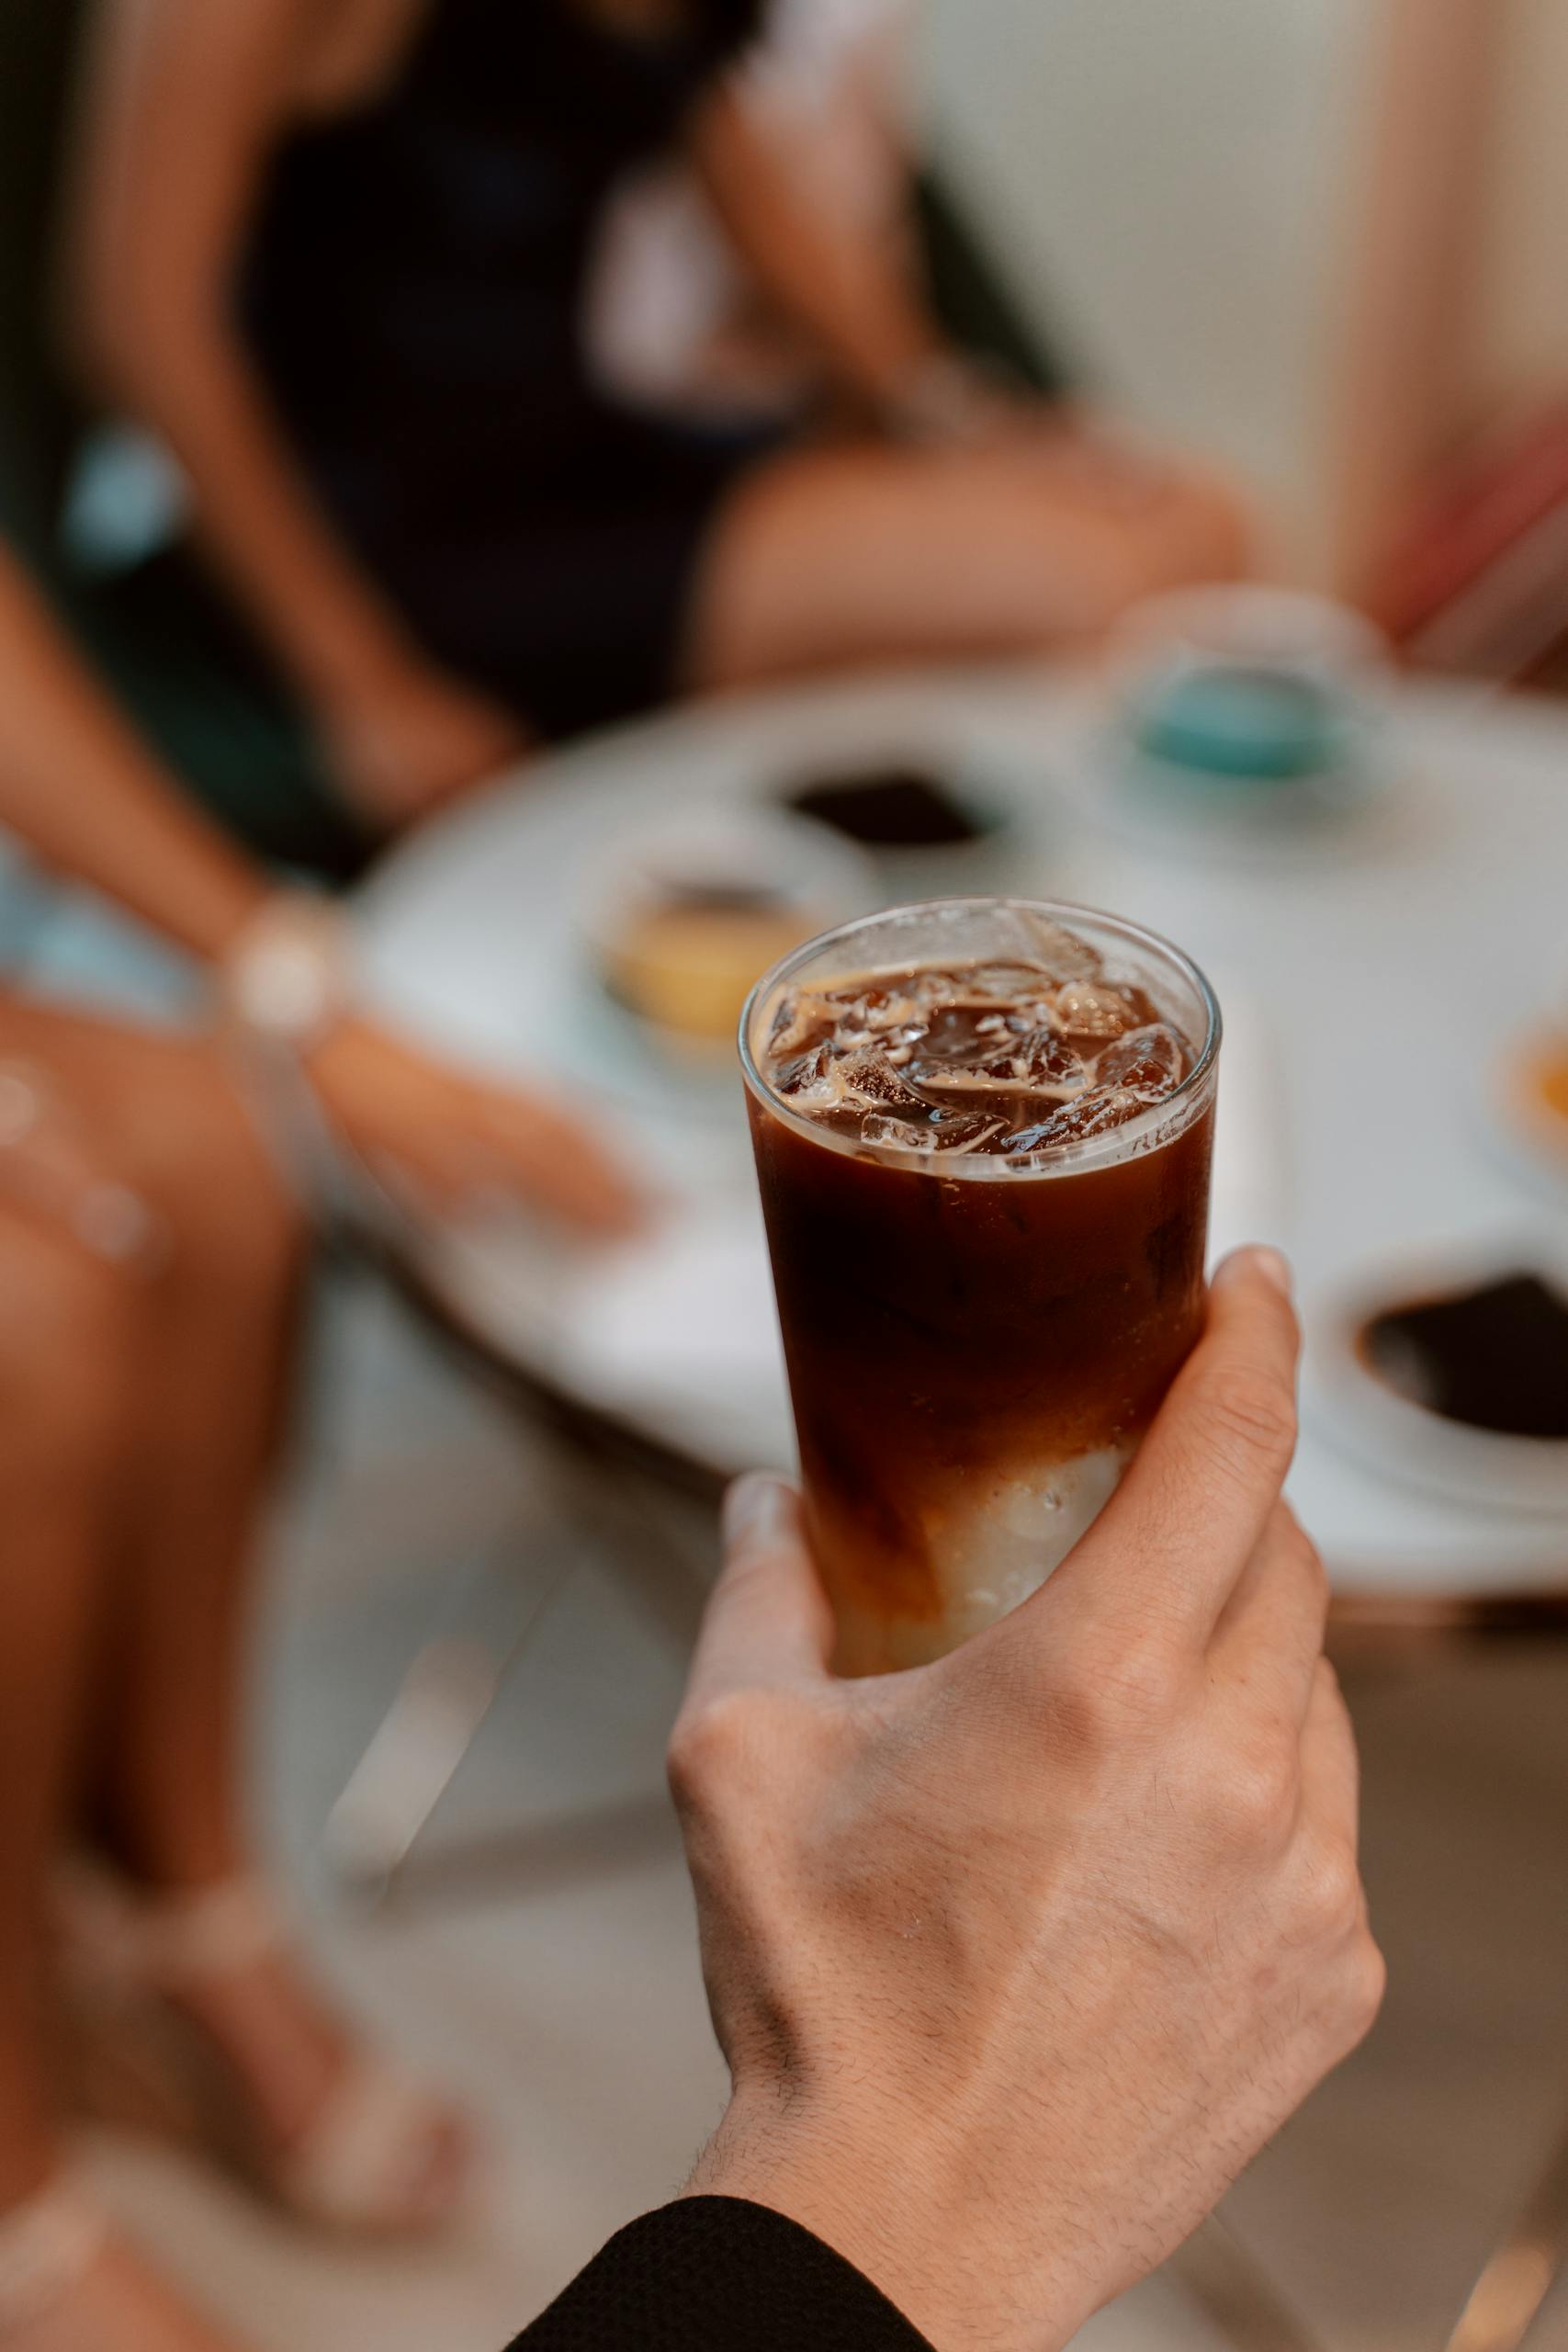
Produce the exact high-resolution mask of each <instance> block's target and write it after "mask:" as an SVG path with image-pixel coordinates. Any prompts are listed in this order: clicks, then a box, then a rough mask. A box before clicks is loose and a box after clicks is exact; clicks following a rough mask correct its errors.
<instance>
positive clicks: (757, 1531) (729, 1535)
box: [724, 1470, 800, 1555]
mask: <svg viewBox="0 0 1568 2352" xmlns="http://www.w3.org/2000/svg"><path fill="white" fill-rule="evenodd" d="M799 1520H800V1498H799V1496H798V1495H797V1493H796V1491H795V1487H793V1486H791V1484H790V1483H789V1481H788V1479H787V1478H784V1477H781V1476H779V1474H778V1473H777V1472H776V1471H771V1470H752V1471H749V1472H748V1473H747V1475H746V1476H745V1477H743V1478H738V1479H737V1480H736V1481H735V1484H734V1485H733V1486H732V1487H730V1489H729V1492H728V1494H727V1495H726V1497H725V1498H724V1544H725V1549H726V1551H727V1552H728V1553H730V1554H732V1555H733V1554H735V1553H742V1554H744V1553H750V1552H760V1551H765V1550H766V1549H767V1548H768V1546H769V1545H771V1544H777V1543H781V1542H783V1541H784V1540H785V1539H786V1538H788V1537H790V1536H792V1535H795V1534H797V1533H798V1532H799Z"/></svg>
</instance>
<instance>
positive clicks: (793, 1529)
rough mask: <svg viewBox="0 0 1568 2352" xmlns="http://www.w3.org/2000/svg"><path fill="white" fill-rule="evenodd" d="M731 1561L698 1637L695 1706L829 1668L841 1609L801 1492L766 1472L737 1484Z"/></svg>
mask: <svg viewBox="0 0 1568 2352" xmlns="http://www.w3.org/2000/svg"><path fill="white" fill-rule="evenodd" d="M724 1536H725V1551H726V1557H725V1565H724V1570H723V1573H722V1575H721V1576H720V1577H719V1580H718V1582H717V1584H716V1586H715V1587H714V1589H713V1595H712V1598H711V1599H710V1600H709V1602H708V1605H707V1610H706V1612H705V1616H704V1618H703V1626H702V1632H701V1633H700V1634H699V1635H698V1637H697V1647H696V1655H695V1657H694V1659H693V1661H692V1672H691V1679H690V1681H689V1683H688V1685H687V1691H686V1699H687V1704H688V1705H691V1704H693V1703H695V1704H698V1705H702V1704H704V1703H705V1702H708V1701H711V1700H713V1699H716V1698H718V1697H720V1696H721V1695H723V1694H724V1693H725V1692H727V1691H737V1690H754V1689H756V1688H757V1687H758V1686H759V1685H766V1684H769V1683H780V1682H794V1681H798V1680H800V1679H802V1678H803V1677H804V1678H806V1679H818V1678H820V1677H821V1676H823V1675H825V1674H826V1673H827V1672H828V1670H829V1659H830V1658H831V1656H832V1650H833V1612H832V1610H831V1609H830V1607H829V1602H828V1596H827V1594H826V1592H824V1590H823V1589H822V1581H821V1578H820V1577H818V1573H817V1567H816V1564H815V1562H814V1561H813V1559H812V1557H811V1554H810V1551H809V1549H808V1548H807V1541H806V1530H805V1525H804V1521H803V1518H802V1513H801V1506H800V1496H799V1494H798V1492H797V1491H796V1489H795V1487H793V1486H791V1485H790V1484H789V1482H788V1481H787V1480H786V1479H784V1478H780V1477H774V1476H767V1475H762V1474H759V1475H757V1476H751V1477H749V1478H742V1479H741V1480H740V1481H739V1485H737V1486H734V1487H731V1488H730V1490H729V1494H728V1498H727V1500H726V1502H725V1507H724Z"/></svg>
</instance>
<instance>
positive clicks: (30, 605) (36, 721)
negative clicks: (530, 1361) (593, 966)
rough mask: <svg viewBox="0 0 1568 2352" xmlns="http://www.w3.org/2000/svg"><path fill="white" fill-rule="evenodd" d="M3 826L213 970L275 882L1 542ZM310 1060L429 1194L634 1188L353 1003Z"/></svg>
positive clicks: (339, 1101) (552, 1121)
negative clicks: (194, 795)
mask: <svg viewBox="0 0 1568 2352" xmlns="http://www.w3.org/2000/svg"><path fill="white" fill-rule="evenodd" d="M0 825H4V826H6V827H8V828H9V829H10V830H11V831H14V832H16V833H17V834H18V835H19V836H20V837H21V839H22V840H23V841H25V842H28V844H29V846H30V847H31V848H33V849H34V850H36V851H37V852H38V854H39V856H40V857H41V858H42V859H43V860H44V862H45V863H46V864H47V865H51V866H53V867H56V868H57V869H58V870H59V871H61V872H62V873H63V874H67V875H70V876H72V877H73V879H75V880H77V881H80V882H85V883H86V884H87V885H88V886H89V887H90V888H93V889H96V890H99V891H101V892H103V894H104V895H105V896H106V897H107V898H110V899H116V900H117V901H118V903H119V904H120V905H121V906H123V907H125V908H127V909H128V910H130V912H131V913H132V914H134V915H137V916H139V917H140V918H141V920H142V921H143V922H148V923H151V924H152V926H153V928H154V929H155V930H157V931H159V932H161V933H163V934H164V937H165V938H168V939H172V940H174V941H175V942H176V943H177V944H179V945H180V946H182V947H185V948H187V949H189V950H190V951H191V952H192V953H193V954H194V955H196V956H198V957H199V958H200V959H201V960H202V961H203V962H204V963H205V964H207V965H209V966H210V967H212V968H213V969H214V971H215V973H221V972H222V971H223V970H224V968H225V967H229V966H230V965H231V962H232V959H233V958H234V956H235V955H236V953H237V952H243V947H244V944H245V943H246V940H247V938H248V937H249V936H251V935H252V934H253V933H254V927H255V926H256V924H257V922H258V920H261V919H263V918H264V917H265V910H266V909H267V906H268V902H269V901H270V900H271V899H272V898H273V896H274V891H273V886H272V884H271V882H270V881H269V879H268V878H267V877H266V876H265V875H264V874H263V873H262V872H261V871H260V870H259V869H258V868H257V867H255V866H254V865H252V864H251V863H250V861H249V860H248V859H247V858H245V857H244V856H243V854H241V853H240V852H239V851H238V850H236V849H234V848H232V847H231V844H230V843H229V842H227V841H226V840H225V839H224V837H223V836H222V834H221V833H220V832H219V831H217V829H216V828H215V827H214V826H213V825H211V824H210V823H209V821H208V820H207V819H206V818H204V817H203V816H202V815H201V814H200V813H199V811H198V810H197V809H195V808H194V807H193V806H192V805H191V804H190V803H189V802H188V801H187V800H186V797H185V795H184V793H183V792H182V791H181V790H180V788H179V786H177V785H176V784H175V781H174V779H173V777H171V776H170V775H168V774H167V773H166V772H165V771H164V769H163V768H162V767H160V766H159V765H158V763H157V762H156V761H155V760H154V759H152V756H151V755H150V754H149V753H148V752H146V751H144V750H143V748H142V746H141V743H140V742H139V741H137V739H136V737H135V736H134V734H132V732H131V731H130V729H129V728H128V727H127V726H126V725H125V723H124V721H123V720H122V719H121V718H120V717H119V715H118V712H117V711H116V710H115V708H114V707H113V705H112V704H111V703H110V702H109V701H108V700H107V697H106V696H105V695H103V694H102V693H101V692H100V691H99V689H98V687H97V686H96V684H95V683H94V681H93V680H92V679H91V678H90V677H89V676H88V674H87V673H86V671H85V669H84V668H83V667H82V665H81V663H80V662H78V661H77V660H76V659H75V657H74V656H73V653H72V652H71V651H70V650H69V648H68V647H67V645H66V643H65V641H64V639H62V637H61V635H60V634H59V632H58V631H57V630H56V629H55V628H54V627H53V626H52V624H51V621H50V619H49V617H48V616H47V615H46V613H45V611H44V609H43V607H42V605H40V604H39V601H38V599H37V597H36V596H35V595H34V594H33V593H32V590H31V588H30V587H29V586H28V583H27V582H26V581H25V580H24V578H23V576H22V574H21V573H20V572H19V571H17V568H16V566H15V564H14V563H13V562H12V561H11V560H10V558H9V557H8V556H6V554H5V553H4V551H3V550H0ZM308 1067H309V1074H310V1081H311V1084H312V1085H313V1087H314V1089H315V1091H316V1094H317V1096H318V1098H319V1100H320V1102H321V1105H322V1107H323V1109H324V1110H325V1111H326V1113H327V1114H328V1116H329V1117H330V1118H331V1120H332V1121H333V1125H335V1126H336V1127H337V1128H338V1130H339V1131H340V1132H341V1133H342V1134H343V1135H344V1136H345V1137H346V1139H347V1140H348V1141H349V1142H350V1143H351V1144H352V1145H353V1146H354V1148H355V1149H356V1150H357V1151H359V1152H360V1153H362V1154H363V1155H364V1156H365V1157H366V1158H367V1159H372V1160H374V1161H377V1162H390V1163H392V1164H394V1165H395V1166H397V1167H398V1168H399V1169H400V1170H402V1172H403V1173H404V1175H405V1176H406V1177H408V1178H409V1179H410V1180H412V1182H413V1183H414V1184H415V1186H416V1187H417V1188H419V1189H421V1190H423V1192H425V1193H428V1194H431V1195H434V1196H436V1197H450V1198H460V1197H461V1196H462V1195H463V1193H465V1192H466V1191H468V1190H469V1189H470V1188H472V1187H475V1186H483V1187H489V1188H491V1189H493V1190H499V1191H502V1192H511V1193H516V1194H518V1195H520V1196H522V1197H524V1198H525V1199H529V1200H532V1201H533V1202H535V1203H536V1204H537V1205H539V1206H540V1207H542V1208H544V1209H545V1210H547V1212H549V1213H550V1214H552V1215H554V1216H558V1217H559V1218H561V1219H562V1220H563V1221H565V1222H567V1223H569V1224H575V1225H577V1226H580V1227H583V1228H585V1229H587V1230H588V1231H590V1232H604V1231H606V1230H609V1231H613V1230H615V1229H616V1228H618V1227H621V1226H623V1225H624V1224H625V1223H626V1221H627V1219H628V1217H629V1216H630V1215H631V1195H630V1193H629V1191H628V1188H627V1186H626V1183H625V1182H623V1180H622V1178H621V1176H620V1175H619V1173H618V1171H617V1170H616V1169H615V1167H614V1165H613V1164H612V1163H611V1162H610V1161H609V1160H608V1159H606V1157H605V1155H604V1152H603V1151H602V1150H601V1149H600V1148H599V1146H598V1145H597V1144H596V1143H595V1141H594V1140H593V1138H592V1136H591V1135H590V1134H588V1133H587V1132H586V1130H584V1129H583V1128H581V1127H580V1126H579V1125H577V1123H576V1121H575V1120H574V1119H572V1118H571V1117H570V1116H568V1115H563V1114H561V1113H560V1112H558V1111H557V1110H556V1109H555V1108H554V1107H553V1106H552V1105H551V1104H550V1103H548V1102H547V1101H544V1100H541V1099H540V1098H539V1097H537V1096H535V1095H532V1094H529V1093H525V1092H523V1091H514V1090H513V1088H511V1087H497V1086H491V1085H489V1084H487V1083H486V1082H485V1081H483V1080H477V1079H471V1078H469V1077H468V1076H467V1075H466V1074H464V1073H463V1072H460V1071H457V1070H453V1069H446V1067H445V1066H443V1065H442V1064H441V1063H439V1062H435V1061H433V1060H432V1059H431V1058H430V1057H428V1056H427V1055H425V1054H423V1052H421V1051H420V1050H419V1048H418V1047H417V1046H413V1045H412V1044H409V1043H406V1042H405V1041H404V1040H403V1039H402V1038H400V1037H398V1036H396V1035H392V1034H391V1033H390V1032H389V1031H388V1030H385V1029H383V1028H381V1027H380V1026H379V1025H378V1024H377V1023H372V1022H369V1021H367V1020H363V1019H360V1018H357V1017H355V1016H354V1015H353V1014H352V1012H351V1013H350V1014H349V1016H348V1017H346V1018H344V1019H343V1020H341V1021H339V1022H338V1023H336V1024H335V1025H334V1026H333V1028H332V1030H331V1031H330V1034H329V1035H326V1036H325V1037H324V1038H322V1039H321V1042H320V1043H319V1044H318V1045H317V1046H315V1047H314V1049H313V1051H312V1052H311V1054H310V1057H309V1064H308Z"/></svg>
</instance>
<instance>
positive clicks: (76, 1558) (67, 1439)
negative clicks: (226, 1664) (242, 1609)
mask: <svg viewBox="0 0 1568 2352" xmlns="http://www.w3.org/2000/svg"><path fill="white" fill-rule="evenodd" d="M137 1304H138V1303H137V1301H136V1299H135V1297H134V1294H133V1292H132V1291H131V1289H130V1286H129V1284H128V1283H127V1282H126V1281H125V1280H123V1279H122V1278H120V1277H118V1276H117V1275H115V1274H113V1273H112V1272H110V1271H109V1270H108V1268H107V1266H104V1265H102V1264H100V1263H99V1262H98V1261H96V1260H94V1259H93V1258H92V1257H90V1256H89V1255H88V1254H87V1252H86V1251H85V1250H83V1249H82V1248H81V1247H80V1245H79V1244H77V1243H76V1242H75V1241H73V1239H72V1238H70V1236H69V1235H67V1234H65V1233H62V1232H56V1231H55V1230H53V1229H52V1227H51V1226H50V1225H48V1224H46V1223H44V1222H42V1221H41V1220H39V1219H38V1218H35V1217H34V1216H31V1215H30V1214H28V1213H26V1212H23V1211H21V1210H18V1209H17V1207H16V1205H15V1204H12V1203H11V1202H10V1201H8V1200H5V1199H0V1528H3V1529H4V1544H3V1546H0V2213H3V2212H4V2211H7V2210H8V2209H9V2208H11V2207H12V2206H14V2205H16V2204H17V2203H19V2202H20V2201H21V2200H22V2199H24V2198H27V2197H29V2196H31V2195H32V2194H33V2193H34V2192H35V2191H36V2190H37V2189H38V2188H40V2187H41V2186H42V2185H43V2183H44V2181H45V2180H46V2179H47V2178H48V2177H49V2175H50V2174H51V2171H52V2170H53V2168H54V2166H55V2164H56V2163H57V2161H58V2150H57V2148H56V2145H55V2134H54V2117H53V2086H52V2084H51V2081H50V2080H49V2070H48V2066H47V2063H46V2059H45V2054H44V2053H45V2052H46V2050H47V2048H48V2044H49V2038H50V2035H49V2021H48V2010H47V1998H46V1969H45V1952H46V1943H47V1937H46V1920H45V1910H46V1905H47V1900H48V1892H49V1883H50V1874H51V1868H52V1865H53V1863H54V1860H55V1857H56V1854H57V1852H58V1849H59V1848H60V1845H61V1842H62V1838H63V1836H64V1833H65V1825H66V1815H67V1810H68V1806H69V1804H70V1800H71V1795H72V1789H73V1781H74V1779H75V1775H76V1770H77V1768H78V1766H79V1764H80V1762H81V1745H82V1743H81V1733H82V1727H83V1710H84V1704H85V1696H86V1691H87V1687H88V1662H89V1656H90V1652H91V1647H92V1641H93V1630H94V1618H95V1614H96V1610H97V1607H98V1604H99V1601H100V1600H101V1576H100V1571H101V1567H102V1561H103V1552H104V1542H105V1537H106V1534H107V1519H108V1513H109V1510H110V1508H111V1505H112V1498H113V1491H114V1487H115V1483H116V1480H117V1479H118V1474H119V1470H120V1468H121V1466H122V1463H123V1457H124V1448H125V1444H126V1442H127V1440H128V1437H129V1434H130V1398H131V1396H132V1394H133V1385H132V1384H133V1360H132V1356H131V1352H130V1351H131V1346H132V1343H133V1341H134V1340H135V1338H136V1336H137V1324H136V1307H137Z"/></svg>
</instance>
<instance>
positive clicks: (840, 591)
mask: <svg viewBox="0 0 1568 2352" xmlns="http://www.w3.org/2000/svg"><path fill="white" fill-rule="evenodd" d="M1246 564H1247V532H1246V527H1245V525H1244V523H1243V520H1242V517H1241V514H1240V510H1239V507H1238V505H1237V503H1236V502H1235V500H1234V499H1233V498H1232V497H1231V495H1230V494H1229V493H1228V492H1226V491H1224V490H1223V489H1222V488H1221V487H1220V486H1219V485H1218V484H1217V483H1215V482H1213V481H1206V480H1204V479H1203V478H1201V476H1199V475H1197V474H1196V473H1188V474H1182V473H1179V472H1178V471H1176V470H1174V469H1173V470H1172V472H1171V473H1170V474H1169V475H1168V477H1167V478H1165V479H1164V481H1158V482H1153V483H1151V485H1150V486H1149V488H1148V489H1147V491H1146V492H1145V493H1143V494H1140V493H1139V492H1136V491H1132V492H1128V493H1127V494H1126V495H1111V494H1106V493H1105V492H1103V491H1102V490H1100V489H1098V488H1097V487H1096V486H1095V484H1094V483H1093V481H1092V480H1091V479H1089V478H1088V477H1086V476H1085V475H1084V474H1083V473H1082V472H1081V471H1080V470H1079V469H1077V468H1076V466H1075V463H1074V460H1073V458H1072V454H1071V452H1070V450H1068V449H1063V450H1061V451H1057V452H1053V451H1052V449H1051V447H1049V445H1046V444H1043V445H1042V447H1041V448H1040V450H1039V451H1038V452H1035V451H1033V450H1032V448H1030V447H1013V446H1009V447H1005V448H998V449H997V450H995V451H990V450H986V451H977V452H975V453H951V454H950V453H946V452H942V453H928V452H922V451H910V450H899V449H882V448H875V447H846V448H842V449H823V450H818V451H808V452H804V453H801V454H799V455H797V456H794V457H788V458H781V459H780V460H779V461H778V462H777V463H775V464H773V465H772V466H768V467H766V468H764V469H761V471H760V472H759V473H758V474H757V475H756V476H755V477H754V478H753V479H752V480H751V481H750V482H748V483H746V484H745V485H744V486H743V487H742V488H741V489H740V490H739V492H737V493H736V495H735V496H734V498H733V499H732V500H731V501H730V503H729V505H728V509H727V510H726V512H725V513H724V515H722V516H721V518H720V521H719V524H718V526H717V529H716V534H715V536H714V538H713V540H712V542H711V544H710V547H709V549H708V553H707V559H706V561H705V566H704V569H703V572H702V576H701V578H700V580H699V582H698V587H697V594H696V598H695V602H694V609H693V615H692V623H691V629H690V634H689V639H688V647H687V679H688V683H689V684H691V685H692V686H694V687H695V688H697V689H699V690H701V689H705V688H719V687H727V686H737V685H744V684H750V683H753V682H755V681H758V680H761V679H766V678H773V677H783V676H788V675H791V674H795V673H802V672H807V671H812V670H821V669H831V668H834V667H840V666H844V665H848V664H853V663H860V662H878V661H884V662H903V661H916V660H922V659H923V660H941V659H942V658H944V657H945V658H957V657H962V656H966V655H968V656H973V655H984V654H993V653H994V654H1008V653H1018V654H1027V653H1033V652H1039V651H1043V650H1046V649H1047V648H1049V647H1052V646H1056V645H1062V644H1070V643H1072V642H1074V641H1082V640H1084V639H1092V638H1094V637H1096V636H1098V635H1099V634H1100V632H1101V631H1103V630H1104V629H1105V628H1107V627H1108V626H1109V625H1110V624H1111V622H1112V621H1113V620H1114V619H1115V618H1116V617H1117V616H1118V615H1119V614H1120V613H1122V611H1123V610H1125V608H1126V607H1127V606H1128V605H1130V604H1132V603H1134V602H1135V601H1136V599H1137V598H1138V597H1140V596H1143V595H1146V594H1152V593H1154V592H1155V591H1156V590H1158V589H1162V588H1168V587H1176V586H1179V585H1181V584H1182V583H1184V582H1191V581H1201V580H1210V579H1222V578H1226V577H1232V576H1235V574H1237V573H1238V572H1240V571H1244V570H1245V569H1246Z"/></svg>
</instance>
